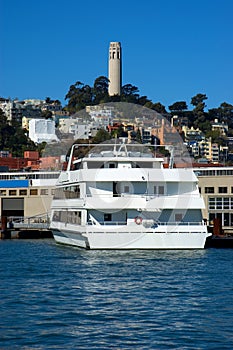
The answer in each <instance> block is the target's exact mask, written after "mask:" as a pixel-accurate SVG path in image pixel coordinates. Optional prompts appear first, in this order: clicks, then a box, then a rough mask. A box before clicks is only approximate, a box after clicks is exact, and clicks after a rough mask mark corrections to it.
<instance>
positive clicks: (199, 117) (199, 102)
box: [191, 94, 211, 133]
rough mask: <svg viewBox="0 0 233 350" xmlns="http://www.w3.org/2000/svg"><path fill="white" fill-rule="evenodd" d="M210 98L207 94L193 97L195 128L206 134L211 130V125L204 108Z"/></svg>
mask: <svg viewBox="0 0 233 350" xmlns="http://www.w3.org/2000/svg"><path fill="white" fill-rule="evenodd" d="M207 99H208V97H207V96H206V95H205V94H197V95H195V96H193V97H192V99H191V104H192V105H193V106H194V109H193V115H194V121H193V125H194V127H195V128H197V127H198V128H199V129H200V130H202V131H203V132H204V133H206V132H207V131H210V130H211V124H210V121H209V118H208V113H205V112H204V108H205V107H206V104H205V102H204V101H205V100H207Z"/></svg>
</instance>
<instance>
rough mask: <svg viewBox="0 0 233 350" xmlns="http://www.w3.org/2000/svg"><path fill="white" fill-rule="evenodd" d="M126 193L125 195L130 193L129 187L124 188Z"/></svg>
mask: <svg viewBox="0 0 233 350" xmlns="http://www.w3.org/2000/svg"><path fill="white" fill-rule="evenodd" d="M124 192H125V193H129V186H128V185H127V186H124Z"/></svg>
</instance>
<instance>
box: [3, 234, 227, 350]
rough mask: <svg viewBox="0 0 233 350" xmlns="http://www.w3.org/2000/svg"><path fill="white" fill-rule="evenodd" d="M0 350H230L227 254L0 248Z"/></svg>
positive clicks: (15, 243) (34, 243) (32, 244)
mask: <svg viewBox="0 0 233 350" xmlns="http://www.w3.org/2000/svg"><path fill="white" fill-rule="evenodd" d="M0 278H1V279H0V293H1V294H0V349H10V350H11V349H24V350H29V349H30V350H31V349H36V350H39V349H46V350H47V349H182V350H185V349H201V350H205V349H219V350H220V349H221V350H223V349H229V350H230V349H233V250H232V249H213V248H210V249H205V250H180V251H175V250H174V251H84V250H79V249H77V248H73V247H64V246H60V245H57V244H56V243H55V242H54V240H53V239H45V240H2V241H0Z"/></svg>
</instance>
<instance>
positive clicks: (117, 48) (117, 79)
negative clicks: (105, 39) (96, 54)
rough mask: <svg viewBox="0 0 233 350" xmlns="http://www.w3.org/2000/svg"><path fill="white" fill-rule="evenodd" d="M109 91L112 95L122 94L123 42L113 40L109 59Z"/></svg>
mask: <svg viewBox="0 0 233 350" xmlns="http://www.w3.org/2000/svg"><path fill="white" fill-rule="evenodd" d="M108 79H109V87H108V93H109V95H110V96H113V95H120V94H121V43H119V42H111V43H110V47H109V61H108Z"/></svg>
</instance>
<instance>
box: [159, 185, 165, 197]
mask: <svg viewBox="0 0 233 350" xmlns="http://www.w3.org/2000/svg"><path fill="white" fill-rule="evenodd" d="M158 193H159V194H160V195H163V194H164V186H159V188H158Z"/></svg>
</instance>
